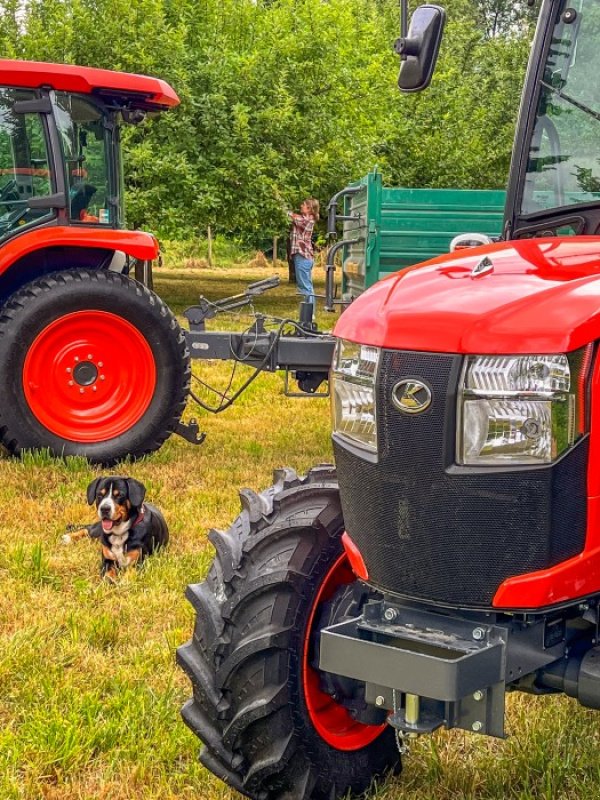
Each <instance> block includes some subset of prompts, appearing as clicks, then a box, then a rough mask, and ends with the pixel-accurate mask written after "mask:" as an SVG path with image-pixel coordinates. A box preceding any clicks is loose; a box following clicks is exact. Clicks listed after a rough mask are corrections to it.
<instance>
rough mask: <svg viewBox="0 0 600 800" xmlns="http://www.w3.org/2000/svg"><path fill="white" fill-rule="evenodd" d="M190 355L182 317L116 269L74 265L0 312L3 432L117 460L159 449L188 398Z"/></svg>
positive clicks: (14, 449)
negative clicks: (87, 267)
mask: <svg viewBox="0 0 600 800" xmlns="http://www.w3.org/2000/svg"><path fill="white" fill-rule="evenodd" d="M189 380H190V363H189V353H188V350H187V346H186V342H185V337H184V334H183V332H182V330H181V329H180V327H179V325H178V323H177V320H176V319H175V317H174V316H173V314H172V313H171V312H170V311H169V309H168V308H167V306H166V305H165V303H163V302H162V300H160V298H159V297H157V296H156V295H155V294H154V293H153V292H151V291H149V290H148V289H147V288H146V287H144V286H142V285H141V284H139V283H137V282H136V281H133V280H130V279H129V278H127V277H126V276H124V275H121V274H119V273H116V272H108V271H95V270H84V269H78V270H65V271H63V272H55V273H52V274H50V275H47V276H44V277H42V278H39V279H37V280H35V281H32V282H31V283H29V284H27V285H26V286H24V287H23V288H21V289H19V290H18V291H17V292H16V293H15V294H13V295H12V296H11V297H10V298H9V299H8V300H7V301H6V303H5V304H4V306H3V307H2V309H1V310H0V383H1V384H2V386H3V390H2V393H0V437H1V441H2V444H3V445H4V446H5V447H6V448H7V449H8V450H9V452H11V453H17V454H18V453H20V452H21V451H23V450H27V449H32V450H35V449H39V448H49V450H50V451H51V452H52V453H53V454H54V455H57V456H62V455H83V456H85V457H86V458H88V459H89V460H90V461H92V462H95V463H102V464H110V463H114V462H116V461H118V460H120V459H122V458H125V457H126V456H130V457H132V458H138V457H140V456H142V455H144V454H146V453H151V452H152V451H154V450H156V449H157V448H159V447H160V445H161V444H162V443H163V442H164V441H165V439H166V438H167V437H168V436H169V435H170V434H171V433H172V431H173V430H174V428H175V426H176V425H177V422H178V421H179V418H180V416H181V413H182V411H183V408H184V406H185V402H186V397H187V392H188V386H189Z"/></svg>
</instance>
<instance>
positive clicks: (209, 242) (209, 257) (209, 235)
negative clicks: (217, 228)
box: [206, 225, 213, 267]
mask: <svg viewBox="0 0 600 800" xmlns="http://www.w3.org/2000/svg"><path fill="white" fill-rule="evenodd" d="M206 242H207V245H208V252H207V259H206V260H207V261H208V266H209V267H212V265H213V259H212V244H213V243H212V230H211V228H210V225H209V226H208V231H207V235H206Z"/></svg>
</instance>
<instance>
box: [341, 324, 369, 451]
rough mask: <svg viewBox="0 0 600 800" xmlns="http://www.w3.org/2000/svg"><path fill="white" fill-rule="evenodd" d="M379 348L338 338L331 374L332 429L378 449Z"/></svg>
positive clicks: (358, 442)
mask: <svg viewBox="0 0 600 800" xmlns="http://www.w3.org/2000/svg"><path fill="white" fill-rule="evenodd" d="M378 364H379V348H377V347H371V346H369V345H365V344H355V343H354V342H348V341H345V340H343V339H338V342H337V344H336V348H335V354H334V357H333V365H332V369H331V376H330V388H331V413H332V417H333V431H334V433H337V434H338V435H339V436H342V437H344V438H346V439H348V440H349V441H350V442H352V443H353V444H356V445H359V446H360V447H363V448H365V449H366V450H369V451H370V452H373V453H376V452H377V413H376V409H375V379H376V376H377V367H378Z"/></svg>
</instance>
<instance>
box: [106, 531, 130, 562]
mask: <svg viewBox="0 0 600 800" xmlns="http://www.w3.org/2000/svg"><path fill="white" fill-rule="evenodd" d="M128 538H129V531H125V533H113V534H111V535H110V536H109V537H108V541H109V542H110V549H111V552H112V554H113V555H114V557H115V561H116V562H117V564H118V565H119V566H120V567H121V568H122V569H124V568H125V567H126V566H127V556H126V555H125V551H124V548H125V542H126V541H127V539H128Z"/></svg>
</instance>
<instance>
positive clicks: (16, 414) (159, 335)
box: [0, 61, 190, 462]
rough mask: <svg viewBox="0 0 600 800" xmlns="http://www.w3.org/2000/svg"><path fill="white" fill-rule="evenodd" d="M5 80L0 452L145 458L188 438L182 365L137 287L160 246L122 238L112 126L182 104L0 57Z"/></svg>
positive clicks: (145, 292)
mask: <svg viewBox="0 0 600 800" xmlns="http://www.w3.org/2000/svg"><path fill="white" fill-rule="evenodd" d="M0 84H1V85H0V307H1V312H0V383H1V384H2V387H3V389H2V394H1V396H0V443H1V444H2V445H4V447H5V448H7V449H8V450H9V451H10V452H12V453H20V452H21V451H22V450H24V449H37V448H42V447H45V448H48V449H49V450H50V451H51V452H52V453H53V454H56V455H69V454H71V455H78V454H82V455H85V456H86V457H87V458H89V459H90V460H91V461H94V462H110V461H115V460H117V459H119V458H123V457H124V456H127V455H131V456H133V457H136V456H140V455H143V454H144V453H147V452H150V451H152V450H154V449H156V448H157V447H159V446H160V444H161V443H162V442H163V441H164V440H165V439H166V437H167V436H168V435H169V434H170V433H171V432H173V431H174V430H183V426H181V423H180V422H179V418H180V416H181V413H182V410H183V407H184V405H185V401H186V398H187V392H188V385H189V378H190V363H189V353H188V348H187V343H186V340H185V337H184V334H183V332H182V331H181V330H180V328H179V325H178V323H177V321H176V320H175V318H174V317H173V315H172V314H171V312H170V311H169V309H168V308H167V307H166V306H165V304H164V303H163V302H162V301H161V300H160V299H159V298H158V297H157V296H156V295H155V294H154V293H153V292H152V291H150V289H149V288H148V287H147V286H144V280H145V282H146V283H149V281H148V276H149V275H150V274H151V272H150V269H149V267H150V265H151V262H152V260H153V259H154V258H156V256H157V254H158V244H157V241H156V239H155V238H154V236H152V235H151V234H148V233H142V232H140V231H129V230H125V229H124V206H123V178H122V165H121V158H120V145H119V139H120V127H121V124H123V123H129V124H137V123H139V122H141V121H142V120H143V119H144V118H145V116H146V115H147V113H148V112H157V111H163V110H166V109H169V108H172V107H173V106H176V105H177V104H178V102H179V100H178V98H177V95H176V94H175V93H174V92H173V90H172V89H171V87H170V86H168V85H167V84H166V83H164V81H161V80H157V79H155V78H149V77H144V76H139V75H127V74H122V73H115V72H110V71H108V70H99V69H88V68H82V67H73V66H65V65H62V64H44V63H33V62H22V61H0ZM130 274H131V275H132V276H134V275H135V276H136V277H137V278H138V280H137V281H136V280H133V279H132V278H130V277H129V275H130Z"/></svg>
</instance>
